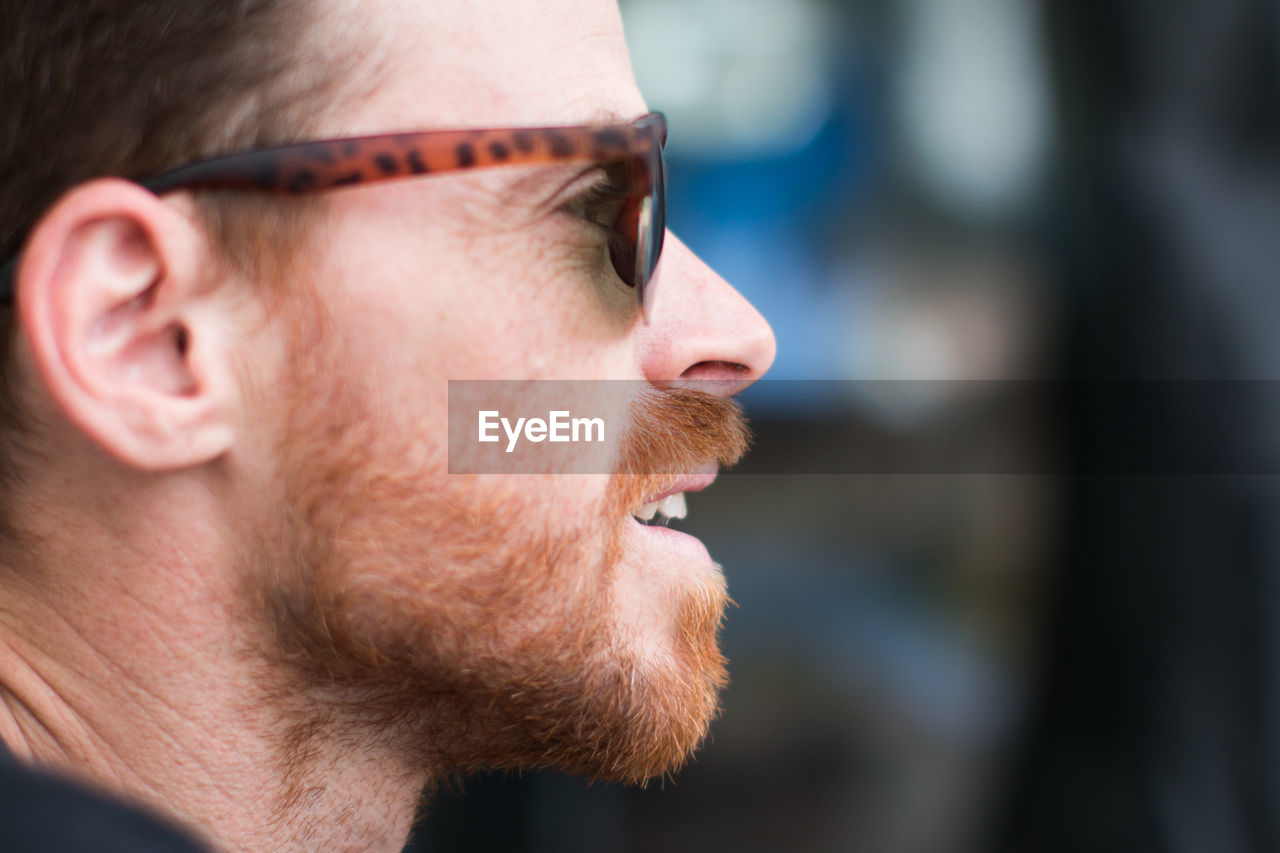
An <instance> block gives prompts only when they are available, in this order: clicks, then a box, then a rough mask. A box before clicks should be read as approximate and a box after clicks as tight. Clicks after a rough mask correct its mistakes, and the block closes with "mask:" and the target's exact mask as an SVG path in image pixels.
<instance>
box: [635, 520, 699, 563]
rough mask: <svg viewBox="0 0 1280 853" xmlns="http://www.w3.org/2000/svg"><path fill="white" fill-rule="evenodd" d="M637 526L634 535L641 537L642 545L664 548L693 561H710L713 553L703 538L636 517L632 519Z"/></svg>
mask: <svg viewBox="0 0 1280 853" xmlns="http://www.w3.org/2000/svg"><path fill="white" fill-rule="evenodd" d="M630 522H631V526H632V527H633V528H635V530H634V531H632V535H633V536H635V537H638V538H639V542H640V543H642V547H644V546H647V547H658V548H662V549H663V550H664V551H666V552H667V553H668V554H669V555H671V556H674V557H676V558H678V559H684V560H689V561H691V562H699V563H709V562H711V554H710V553H709V552H708V551H707V546H706V545H703V544H702V540H701V539H699V538H697V537H696V536H690V535H689V534H688V533H681V532H680V531H679V530H672V529H671V528H670V527H665V526H663V525H661V524H641V523H640V522H639V521H638V520H636V519H635V518H632V519H630Z"/></svg>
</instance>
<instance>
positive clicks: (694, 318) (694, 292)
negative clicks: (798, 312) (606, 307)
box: [639, 232, 778, 397]
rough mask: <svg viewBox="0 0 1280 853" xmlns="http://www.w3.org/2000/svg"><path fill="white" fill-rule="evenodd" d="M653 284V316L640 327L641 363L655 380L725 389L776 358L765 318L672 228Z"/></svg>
mask: <svg viewBox="0 0 1280 853" xmlns="http://www.w3.org/2000/svg"><path fill="white" fill-rule="evenodd" d="M653 286H654V291H653V295H652V297H651V300H652V301H651V303H650V305H649V306H648V309H647V316H648V319H649V322H648V324H647V325H644V324H641V326H640V327H639V328H640V329H641V331H640V333H639V334H640V335H641V342H640V358H641V368H642V369H643V371H644V375H645V378H646V379H648V380H649V381H650V382H653V383H655V384H660V385H669V384H675V383H680V384H691V385H695V386H697V387H700V388H702V389H703V390H708V391H712V392H713V393H716V394H720V395H722V396H726V397H728V396H731V395H733V394H736V393H738V392H739V391H741V390H743V389H744V388H746V387H747V386H748V385H750V384H751V383H753V382H755V381H756V380H757V379H759V378H760V377H761V376H763V375H764V374H765V372H766V371H767V370H768V369H769V365H771V364H773V357H774V354H775V353H776V352H777V348H778V345H777V341H775V340H774V338H773V330H772V329H770V328H769V324H768V322H766V321H765V319H764V317H762V316H761V315H760V312H759V311H757V310H756V309H755V308H754V307H752V305H751V303H750V302H748V301H747V300H746V299H744V298H743V296H742V294H740V293H738V291H736V290H734V289H733V287H732V286H731V285H730V284H729V283H728V282H727V281H725V280H724V279H722V278H721V277H720V276H718V275H716V273H715V271H713V270H712V269H711V268H710V267H708V266H707V265H706V264H704V263H703V262H702V261H701V260H699V259H698V257H697V256H696V255H694V253H693V252H691V251H690V250H689V248H688V247H687V246H685V245H684V244H683V243H682V242H680V241H679V240H678V239H677V238H676V237H675V235H673V234H671V233H670V232H667V235H666V239H665V241H664V245H663V250H662V263H661V265H660V266H659V267H658V270H657V275H656V280H655V281H654V282H653Z"/></svg>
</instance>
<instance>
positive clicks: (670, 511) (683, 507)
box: [658, 492, 689, 518]
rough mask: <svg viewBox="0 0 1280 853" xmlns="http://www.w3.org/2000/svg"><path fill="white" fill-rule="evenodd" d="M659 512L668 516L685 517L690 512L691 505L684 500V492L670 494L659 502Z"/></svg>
mask: <svg viewBox="0 0 1280 853" xmlns="http://www.w3.org/2000/svg"><path fill="white" fill-rule="evenodd" d="M658 512H660V513H662V514H663V515H665V516H666V517H667V518H684V517H685V516H686V515H688V514H689V505H688V504H686V503H685V501H684V492H676V493H675V494H674V495H668V496H667V497H665V498H663V499H662V501H661V502H660V503H659V504H658Z"/></svg>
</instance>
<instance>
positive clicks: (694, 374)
mask: <svg viewBox="0 0 1280 853" xmlns="http://www.w3.org/2000/svg"><path fill="white" fill-rule="evenodd" d="M749 373H751V368H749V367H747V366H746V365H745V364H738V363H737V362H736V361H700V362H698V363H697V364H695V365H694V366H693V367H690V368H689V369H688V370H686V371H685V372H684V373H681V374H680V378H681V379H698V380H719V381H726V380H728V381H733V382H736V381H738V380H740V379H742V378H744V377H745V376H747V374H749Z"/></svg>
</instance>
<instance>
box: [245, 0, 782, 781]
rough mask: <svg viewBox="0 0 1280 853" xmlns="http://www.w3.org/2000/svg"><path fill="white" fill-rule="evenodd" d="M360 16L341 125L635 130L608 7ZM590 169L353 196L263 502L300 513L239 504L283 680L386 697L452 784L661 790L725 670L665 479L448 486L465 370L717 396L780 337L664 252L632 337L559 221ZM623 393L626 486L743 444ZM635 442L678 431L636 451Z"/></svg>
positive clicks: (754, 371) (379, 702)
mask: <svg viewBox="0 0 1280 853" xmlns="http://www.w3.org/2000/svg"><path fill="white" fill-rule="evenodd" d="M359 15H360V17H359V21H360V23H359V24H357V26H356V30H357V34H356V36H355V38H357V39H367V40H368V42H369V49H368V55H369V56H371V57H377V59H376V60H370V61H371V62H376V64H377V66H378V70H377V72H376V78H377V81H378V84H377V85H376V86H375V87H373V88H371V89H370V90H369V91H368V93H367V96H365V97H362V98H359V99H353V98H346V99H343V100H342V101H341V103H340V104H339V105H338V106H336V107H335V109H334V111H333V114H332V115H330V116H327V117H326V124H325V125H324V126H323V128H322V132H323V133H325V134H326V135H335V136H336V135H345V134H360V133H380V132H388V131H392V130H409V129H429V128H436V127H439V128H445V127H484V126H493V127H503V126H517V125H531V126H548V125H567V124H583V123H591V122H600V121H603V120H611V119H612V120H618V119H621V120H629V119H631V118H634V117H636V116H638V115H640V114H643V113H644V112H646V106H645V104H644V102H643V100H642V99H641V97H640V95H639V93H638V92H637V90H636V87H635V84H634V81H633V79H632V75H631V69H630V64H629V60H628V57H627V54H626V48H625V44H624V42H623V37H622V30H621V23H620V19H619V15H618V11H617V8H616V6H615V5H614V3H613V2H612V0H571V2H570V0H542V2H527V3H494V2H491V0H490V2H485V0H470V1H469V2H465V1H464V2H456V3H447V4H444V3H408V2H393V0H379V2H372V3H370V2H362V3H361V4H359ZM343 17H346V16H343ZM597 175H598V172H597V171H596V170H594V169H592V168H591V167H590V166H589V165H585V164H579V165H573V166H548V167H534V168H523V167H513V168H503V169H491V170H485V171H478V172H474V173H469V174H459V175H447V176H440V177H434V178H427V179H423V180H415V181H405V182H396V183H391V184H384V185H378V186H371V187H368V188H356V189H352V190H347V191H343V192H341V193H335V194H333V195H332V197H330V198H328V199H327V200H326V204H327V205H328V206H329V209H330V213H331V215H330V216H329V217H328V218H327V219H326V221H325V224H324V225H323V226H321V227H320V229H319V231H318V232H317V233H316V234H315V235H314V239H313V240H312V245H311V247H310V250H309V251H307V252H306V253H305V258H304V260H303V261H302V265H301V269H302V272H303V274H304V275H305V276H306V277H307V278H308V279H310V280H311V281H310V283H309V284H308V287H310V288H312V289H313V291H314V293H315V298H314V302H312V301H311V300H309V299H308V300H299V302H306V303H307V304H306V306H305V307H301V306H295V307H298V309H299V310H297V311H295V312H292V314H293V320H294V323H295V330H294V334H293V335H292V338H293V352H292V355H291V356H290V357H289V358H288V359H287V367H286V370H285V372H284V375H283V377H282V381H286V382H288V383H289V385H290V386H291V387H293V388H294V389H295V392H294V393H293V394H292V395H291V398H290V400H289V401H288V405H287V407H286V409H287V410H286V412H285V413H284V417H283V419H282V420H281V421H280V423H279V424H278V426H279V433H278V437H279V439H280V440H279V460H280V461H279V467H278V470H277V473H278V474H279V480H280V482H283V483H284V484H285V486H284V491H283V493H271V492H266V493H267V494H271V495H272V498H271V499H272V502H273V503H274V504H275V506H276V507H279V506H283V507H286V510H285V512H283V513H281V512H280V511H279V510H278V509H276V510H275V511H274V512H273V511H271V510H261V509H260V505H258V504H254V503H253V502H249V503H248V504H247V505H249V506H252V507H253V510H252V512H253V513H254V514H255V516H257V522H256V527H257V528H258V530H259V531H260V539H259V540H258V541H259V544H260V545H261V553H260V554H258V555H257V559H258V560H259V561H261V562H262V563H263V565H264V566H269V568H265V567H264V568H261V569H260V572H261V576H262V579H263V580H264V581H265V583H266V600H267V602H268V604H269V606H270V608H271V614H272V618H273V620H274V621H275V622H276V623H277V628H278V634H279V636H280V637H281V638H282V639H283V642H284V645H285V647H286V650H287V651H289V652H291V653H292V658H291V659H292V660H293V661H294V662H295V663H296V662H297V661H299V660H302V661H304V662H305V663H304V666H303V668H304V669H306V668H308V667H310V668H311V669H313V670H314V671H316V672H323V673H332V672H338V673H342V674H343V675H344V677H346V678H348V679H350V680H351V683H352V684H363V685H364V686H366V687H368V688H369V689H371V690H373V691H374V692H373V693H368V692H367V691H366V693H364V694H362V695H363V698H362V699H361V700H360V701H361V702H363V703H365V704H366V705H367V706H368V707H366V708H365V711H366V712H367V713H369V714H371V715H373V716H375V717H377V718H379V719H382V720H390V719H392V718H394V719H395V720H396V721H397V723H398V724H399V726H400V727H401V728H403V729H404V730H406V731H411V732H416V733H417V734H418V735H420V737H419V738H418V739H417V741H418V745H419V748H420V749H419V751H420V755H418V756H417V757H416V758H417V760H423V761H428V762H432V763H433V764H435V765H437V766H440V765H443V766H444V767H447V768H453V769H467V768H472V767H482V766H483V767H495V766H496V767H515V766H534V765H553V766H558V767H561V768H563V769H567V770H570V771H575V772H584V773H588V774H591V775H595V776H600V777H606V778H618V779H641V778H646V777H648V776H651V775H654V774H657V773H661V772H664V771H665V770H667V769H669V768H670V767H672V766H674V765H676V764H678V763H679V762H680V761H681V760H683V758H684V757H685V756H686V755H687V753H688V752H689V750H691V749H692V748H693V747H694V746H695V745H696V743H697V742H698V741H699V740H700V738H701V737H702V735H703V734H704V733H705V730H706V725H707V723H708V721H709V719H710V717H711V715H712V713H713V712H714V709H715V700H716V693H717V690H718V688H719V687H720V686H721V685H722V683H723V681H724V662H723V659H722V658H721V656H720V654H719V651H718V649H717V647H716V641H715V634H716V629H717V626H718V624H719V620H720V618H721V616H722V614H723V610H724V606H725V601H726V597H725V587H724V580H723V576H722V575H721V573H720V571H719V568H718V567H717V566H716V565H715V564H714V563H712V562H711V560H710V558H709V556H708V555H707V553H706V550H705V549H704V548H703V547H702V546H701V544H700V543H698V542H697V540H695V539H692V538H691V537H688V536H685V535H683V534H678V533H675V532H673V531H669V530H667V529H665V528H661V527H647V526H644V525H641V524H640V523H638V522H637V521H636V520H635V519H633V518H632V517H631V516H632V513H633V512H634V511H636V510H637V509H638V508H639V507H640V505H641V504H642V503H645V502H647V501H648V500H649V499H650V498H653V497H655V496H657V495H658V494H659V493H660V492H661V491H663V490H664V487H666V486H668V485H670V478H663V477H658V476H654V477H645V476H640V477H620V476H612V477H611V476H608V475H605V474H603V473H602V474H600V475H573V476H567V475H562V476H530V475H523V476H506V477H503V476H462V475H450V474H448V473H447V470H448V459H447V453H448V447H447V440H446V436H447V434H448V421H447V418H448V398H447V389H448V385H447V381H448V380H449V379H471V380H474V379H573V380H593V379H615V380H616V379H628V380H635V382H633V383H630V387H636V388H638V387H643V386H645V385H646V384H647V383H654V384H657V385H663V386H669V385H670V384H671V383H673V382H674V383H677V384H679V383H684V382H690V381H711V382H712V384H711V385H710V386H707V385H704V386H703V387H713V388H718V389H719V392H720V393H722V394H726V393H729V392H731V391H732V390H735V389H736V388H740V387H742V386H743V385H744V384H746V383H747V382H750V381H751V380H754V379H755V378H756V377H758V376H759V375H760V374H761V373H763V372H764V371H765V370H766V369H767V368H768V365H769V362H770V361H771V360H772V354H773V340H772V336H771V335H770V333H769V330H768V327H767V325H765V324H764V322H763V320H762V319H761V318H760V317H759V315H758V314H756V313H755V312H754V310H753V309H751V308H750V306H749V305H747V304H746V303H745V302H744V301H743V300H742V299H741V298H740V297H739V296H738V295H737V294H736V293H734V292H733V291H732V289H731V288H730V287H729V286H728V285H727V284H725V283H724V282H723V281H721V280H720V279H718V278H717V277H715V275H714V274H713V273H711V271H710V270H708V269H706V268H705V267H704V266H702V265H701V264H700V263H699V262H698V261H697V260H696V259H695V258H694V257H693V256H692V255H691V254H690V253H689V252H688V251H687V250H686V249H684V247H683V246H681V245H680V244H679V242H678V241H676V240H675V239H674V238H671V237H670V236H669V237H668V239H667V247H666V250H665V254H664V258H663V261H662V263H661V265H660V267H659V270H658V274H657V278H656V281H655V283H654V286H655V287H656V290H655V298H654V300H653V301H652V303H651V306H650V311H649V322H648V323H645V322H644V321H643V320H641V318H640V317H639V315H638V312H637V308H636V305H635V299H634V295H633V292H632V291H631V290H630V289H629V288H628V287H627V286H626V285H624V284H623V283H622V282H621V280H619V279H618V278H617V276H616V274H615V273H614V272H613V269H612V266H611V264H610V261H609V255H608V243H607V239H608V238H607V236H606V235H604V234H603V233H602V231H601V229H599V228H598V227H596V226H594V225H592V224H591V223H588V222H586V221H584V220H583V219H581V218H579V217H576V216H574V215H573V214H572V213H571V212H570V209H571V208H572V206H573V202H574V201H575V199H577V198H578V197H579V196H581V194H582V193H583V192H584V191H585V190H586V189H587V188H588V186H589V185H590V183H591V182H592V179H593V178H595V177H596V176H597ZM623 404H625V406H626V408H627V411H628V414H629V416H630V417H631V419H632V420H631V428H630V430H629V432H628V436H629V438H630V439H631V441H630V442H624V446H623V447H621V448H619V450H618V456H617V457H616V458H615V460H614V461H615V463H616V464H617V465H618V466H625V467H626V469H627V470H648V471H670V470H672V469H673V467H681V468H688V467H691V466H693V467H696V466H697V465H698V464H700V463H714V462H715V461H717V460H719V461H721V462H728V461H732V460H733V459H735V458H736V457H737V456H738V455H739V454H740V453H741V452H742V449H743V446H744V443H743V439H742V435H741V428H740V423H739V421H738V418H737V415H736V412H735V411H734V410H733V409H732V408H731V407H729V406H727V405H724V404H719V405H717V401H715V400H707V399H706V398H697V399H694V398H693V397H692V396H691V395H680V394H662V395H658V401H657V402H654V401H653V400H650V401H649V402H648V403H647V404H643V405H642V403H641V400H640V398H639V397H638V396H636V395H631V396H630V397H629V398H628V399H626V400H624V401H623ZM691 420H692V421H693V422H698V423H701V424H703V425H704V426H703V427H702V428H701V429H700V430H699V432H698V434H692V433H690V432H689V430H688V428H687V427H685V426H683V424H686V423H689V422H690V421H691ZM647 434H662V435H667V436H671V435H676V436H678V437H679V436H681V435H685V436H687V439H688V440H687V441H680V440H677V441H676V442H668V445H678V446H676V447H674V449H668V450H659V451H654V450H648V451H645V450H643V447H645V443H644V442H642V441H636V438H637V437H638V436H644V435H647ZM677 485H678V484H677ZM264 519H265V521H264ZM287 554H289V555H293V556H292V557H291V558H288V559H286V556H285V555H287ZM379 706H380V709H379Z"/></svg>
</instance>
